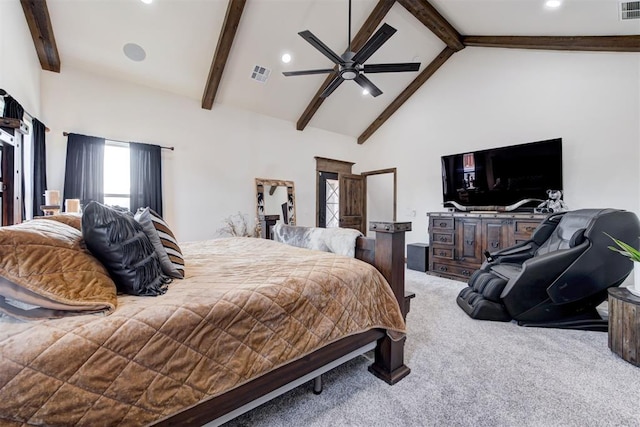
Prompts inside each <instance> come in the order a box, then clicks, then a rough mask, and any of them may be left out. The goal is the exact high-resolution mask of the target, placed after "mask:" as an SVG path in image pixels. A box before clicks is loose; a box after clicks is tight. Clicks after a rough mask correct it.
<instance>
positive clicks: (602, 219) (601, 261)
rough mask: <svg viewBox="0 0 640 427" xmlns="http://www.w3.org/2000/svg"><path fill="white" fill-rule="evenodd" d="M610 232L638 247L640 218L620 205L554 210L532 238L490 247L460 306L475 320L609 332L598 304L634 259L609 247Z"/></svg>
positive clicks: (622, 278) (625, 273) (626, 274)
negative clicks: (507, 244) (498, 248)
mask: <svg viewBox="0 0 640 427" xmlns="http://www.w3.org/2000/svg"><path fill="white" fill-rule="evenodd" d="M607 234H608V235H610V236H612V237H615V238H617V239H620V240H622V241H624V242H626V243H628V244H630V245H632V246H634V247H636V248H637V247H638V239H639V236H640V222H639V221H638V217H637V216H636V215H635V214H634V213H633V212H628V211H623V210H616V209H581V210H575V211H569V212H560V213H555V214H551V215H550V216H549V217H547V218H546V220H545V221H544V222H542V223H541V224H540V225H539V226H538V228H536V230H535V231H534V233H533V235H532V236H531V239H530V240H528V241H526V242H523V243H520V244H517V245H515V246H512V247H510V248H507V249H503V250H500V251H498V252H495V253H491V254H490V253H488V252H485V256H487V260H486V261H485V262H484V263H483V265H482V267H480V269H479V270H477V271H476V272H474V273H473V275H472V276H471V277H470V279H469V286H468V287H466V288H465V289H463V290H462V291H461V292H460V294H459V295H458V298H457V302H458V305H459V306H460V307H461V308H462V309H463V310H464V311H465V312H466V313H467V314H468V315H469V316H471V317H472V318H474V319H481V320H497V321H511V320H516V321H517V322H518V324H519V325H521V326H538V327H552V328H569V329H586V330H598V331H606V330H607V328H608V325H607V320H606V319H602V318H601V317H600V315H599V314H598V312H597V310H596V306H598V305H599V304H600V303H602V302H603V301H605V300H606V299H607V288H610V287H614V286H619V285H620V284H621V283H622V282H623V281H624V279H625V278H626V277H627V276H628V275H629V273H630V272H631V271H632V269H633V262H632V261H630V260H629V259H628V258H626V257H624V256H622V255H621V254H619V253H617V252H615V251H613V250H611V249H609V246H612V245H613V246H615V244H614V243H613V241H612V240H611V238H610V237H609V236H607Z"/></svg>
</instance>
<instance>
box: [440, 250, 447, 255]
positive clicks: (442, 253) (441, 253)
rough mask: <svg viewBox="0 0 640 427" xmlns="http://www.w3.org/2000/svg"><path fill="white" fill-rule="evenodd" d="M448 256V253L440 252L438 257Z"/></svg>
mask: <svg viewBox="0 0 640 427" xmlns="http://www.w3.org/2000/svg"><path fill="white" fill-rule="evenodd" d="M446 254H447V253H446V252H444V251H440V252H438V255H440V256H445V255H446Z"/></svg>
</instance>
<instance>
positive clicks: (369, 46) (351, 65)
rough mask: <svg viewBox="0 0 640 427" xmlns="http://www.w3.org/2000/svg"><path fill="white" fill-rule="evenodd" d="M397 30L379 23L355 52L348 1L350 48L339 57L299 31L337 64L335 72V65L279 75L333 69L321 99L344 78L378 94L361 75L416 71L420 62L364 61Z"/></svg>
mask: <svg viewBox="0 0 640 427" xmlns="http://www.w3.org/2000/svg"><path fill="white" fill-rule="evenodd" d="M395 32H396V29H395V28H393V27H392V26H391V25H388V24H382V26H381V27H380V28H379V29H378V31H376V33H375V34H374V35H373V36H372V37H371V38H370V39H369V40H368V41H367V42H366V43H365V44H364V46H362V48H360V50H358V51H357V52H352V51H351V0H349V45H348V46H349V47H348V48H347V51H346V52H345V53H343V54H342V55H341V56H339V55H338V54H336V53H335V52H334V51H332V50H331V49H329V47H327V45H325V44H324V43H322V41H320V39H319V38H317V37H316V36H314V35H313V33H311V31H309V30H305V31H301V32H299V33H298V34H300V36H301V37H302V38H303V39H305V40H306V41H308V42H309V43H310V44H311V45H312V46H313V47H315V48H316V49H318V50H319V51H320V53H322V54H323V55H324V56H326V57H327V58H329V59H330V60H331V61H332V62H333V63H335V64H336V65H337V66H338V69H337V72H336V69H335V68H323V69H317V70H303V71H285V72H283V73H282V74H284V75H285V76H304V75H308V74H329V73H334V72H336V76H335V77H334V78H333V80H331V82H330V83H329V85H327V88H326V89H325V90H324V91H323V92H322V94H321V95H320V97H321V98H326V97H328V96H329V95H331V94H332V93H333V91H334V90H336V88H337V87H338V86H340V85H341V84H342V82H343V81H345V80H353V81H355V82H356V83H357V84H359V85H360V86H361V87H362V88H363V89H365V90H366V91H368V92H369V93H370V94H371V95H372V96H374V97H375V96H378V95H381V94H382V91H381V90H380V89H379V88H378V87H377V86H376V85H374V84H373V83H372V82H371V80H369V79H368V78H366V77H365V76H364V74H365V73H366V74H369V73H398V72H406V71H418V69H419V68H420V63H419V62H405V63H395V64H364V62H365V61H366V60H367V59H369V57H370V56H371V55H373V54H374V53H375V52H376V51H377V50H378V49H379V48H380V46H382V45H383V44H384V43H385V42H386V41H387V40H389V38H390V37H391V36H392V35H393V34H394V33H395Z"/></svg>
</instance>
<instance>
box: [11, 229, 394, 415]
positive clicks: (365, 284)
mask: <svg viewBox="0 0 640 427" xmlns="http://www.w3.org/2000/svg"><path fill="white" fill-rule="evenodd" d="M182 248H183V251H184V253H185V259H186V272H187V274H186V278H185V279H184V280H175V281H174V282H173V283H172V284H171V285H170V287H169V291H168V292H167V294H165V295H162V296H158V297H136V296H119V297H118V308H117V309H116V310H115V312H113V314H111V315H109V316H96V315H86V316H78V317H70V318H64V319H56V320H46V321H32V322H15V321H9V320H8V319H0V425H25V424H29V425H31V424H37V425H41V424H44V425H64V426H67V425H86V426H97V425H144V424H147V423H151V422H153V421H155V420H158V419H160V418H162V417H163V416H166V415H170V414H172V413H175V412H177V411H179V410H180V409H182V408H184V407H186V406H189V405H192V404H194V403H197V402H198V401H200V400H203V399H205V398H208V397H211V396H214V395H218V394H220V393H223V392H225V391H227V390H230V389H232V388H234V387H237V386H239V385H241V384H243V383H245V382H247V381H248V380H249V379H251V378H254V377H256V376H259V375H261V374H263V373H266V372H268V371H270V370H272V369H274V368H276V367H278V366H280V365H282V364H284V363H286V362H289V361H292V360H295V359H298V358H300V357H302V356H304V355H306V354H308V353H310V352H312V351H314V350H316V349H318V348H320V347H322V346H324V345H326V344H328V343H331V342H334V341H336V340H338V339H340V338H342V337H345V336H348V335H353V334H356V333H360V332H364V331H367V330H369V329H371V328H375V327H381V328H386V329H390V330H396V331H401V332H404V328H405V325H404V322H403V320H402V316H401V315H400V311H399V309H398V305H397V303H396V300H395V298H394V296H393V293H392V292H391V289H390V288H389V285H388V284H387V283H386V281H385V280H384V278H383V277H382V275H381V274H380V273H379V272H378V271H377V270H376V269H375V268H373V267H372V266H370V265H369V264H366V263H364V262H361V261H358V260H355V259H351V258H347V257H343V256H338V255H333V254H330V253H324V252H317V251H311V250H307V249H300V248H295V247H291V246H286V245H284V244H281V243H275V242H272V241H269V240H264V239H251V238H230V239H218V240H210V241H203V242H194V243H188V244H183V245H182Z"/></svg>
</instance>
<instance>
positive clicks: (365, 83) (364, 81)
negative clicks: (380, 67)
mask: <svg viewBox="0 0 640 427" xmlns="http://www.w3.org/2000/svg"><path fill="white" fill-rule="evenodd" d="M354 81H355V82H356V83H358V84H359V85H360V87H362V88H363V89H366V90H368V91H369V93H370V94H371V96H373V97H374V98H375V97H376V96H378V95H382V91H381V90H380V89H378V87H377V86H376V85H374V84H373V83H372V82H371V80H369V79H368V78H366V77H365V76H363V75H362V74H358V77H356V78H355V79H354Z"/></svg>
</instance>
